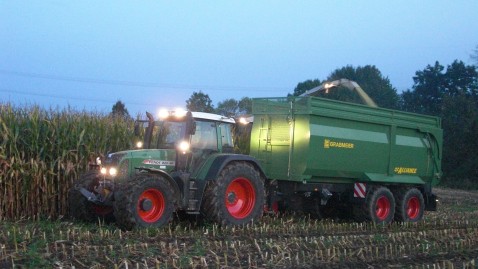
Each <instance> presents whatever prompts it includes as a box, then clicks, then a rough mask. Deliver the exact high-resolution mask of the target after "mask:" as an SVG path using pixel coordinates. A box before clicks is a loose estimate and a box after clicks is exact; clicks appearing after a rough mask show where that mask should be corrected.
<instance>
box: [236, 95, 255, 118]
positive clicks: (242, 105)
mask: <svg viewBox="0 0 478 269" xmlns="http://www.w3.org/2000/svg"><path fill="white" fill-rule="evenodd" d="M237 106H238V110H239V111H238V113H239V115H246V114H251V113H252V99H251V98H249V97H242V98H241V100H239V102H238V103H237Z"/></svg>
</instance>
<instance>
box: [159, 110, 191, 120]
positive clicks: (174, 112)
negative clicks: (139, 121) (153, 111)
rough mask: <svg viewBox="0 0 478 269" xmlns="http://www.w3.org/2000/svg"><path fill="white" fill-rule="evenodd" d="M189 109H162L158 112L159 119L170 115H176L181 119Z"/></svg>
mask: <svg viewBox="0 0 478 269" xmlns="http://www.w3.org/2000/svg"><path fill="white" fill-rule="evenodd" d="M186 114H187V111H186V110H184V109H183V108H176V109H174V110H167V109H160V110H159V112H158V116H159V119H161V120H164V119H167V118H168V117H175V118H177V119H181V118H183V117H184V116H186Z"/></svg>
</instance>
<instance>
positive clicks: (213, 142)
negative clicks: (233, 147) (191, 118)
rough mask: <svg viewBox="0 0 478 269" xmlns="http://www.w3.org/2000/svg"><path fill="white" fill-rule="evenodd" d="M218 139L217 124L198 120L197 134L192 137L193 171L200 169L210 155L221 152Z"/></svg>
mask: <svg viewBox="0 0 478 269" xmlns="http://www.w3.org/2000/svg"><path fill="white" fill-rule="evenodd" d="M217 137H218V134H217V125H216V122H214V121H206V120H200V119H196V132H195V133H194V134H193V135H191V165H190V167H191V171H194V170H195V169H196V168H198V167H199V166H200V165H201V164H202V163H203V162H204V161H205V160H206V159H207V157H208V156H209V155H211V154H213V153H217V152H220V148H219V147H218V139H217Z"/></svg>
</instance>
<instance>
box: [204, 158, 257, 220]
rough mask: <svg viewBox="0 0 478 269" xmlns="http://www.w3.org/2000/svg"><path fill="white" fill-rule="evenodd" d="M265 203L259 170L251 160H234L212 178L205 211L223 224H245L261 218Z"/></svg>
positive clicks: (206, 195)
mask: <svg viewBox="0 0 478 269" xmlns="http://www.w3.org/2000/svg"><path fill="white" fill-rule="evenodd" d="M264 204H265V190H264V182H263V180H262V179H261V176H260V175H259V172H258V171H257V170H256V169H255V168H254V167H253V166H252V165H251V164H249V163H246V162H234V163H231V164H229V165H227V166H226V167H225V168H224V169H223V170H222V171H221V173H220V174H219V177H218V178H217V179H216V180H211V181H209V182H208V186H207V188H206V191H205V194H204V201H203V205H202V207H201V212H202V213H203V215H205V216H206V217H207V218H208V219H210V220H213V221H215V222H217V223H220V224H221V225H225V226H227V225H242V224H246V223H249V222H251V221H252V220H254V219H258V218H260V217H261V216H262V214H263V210H264Z"/></svg>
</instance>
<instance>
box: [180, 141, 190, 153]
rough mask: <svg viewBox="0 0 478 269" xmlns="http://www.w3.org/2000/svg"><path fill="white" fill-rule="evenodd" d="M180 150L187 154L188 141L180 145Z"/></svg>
mask: <svg viewBox="0 0 478 269" xmlns="http://www.w3.org/2000/svg"><path fill="white" fill-rule="evenodd" d="M178 148H179V150H180V151H181V152H182V153H186V151H188V150H189V143H188V142H186V141H181V143H179V145H178Z"/></svg>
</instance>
